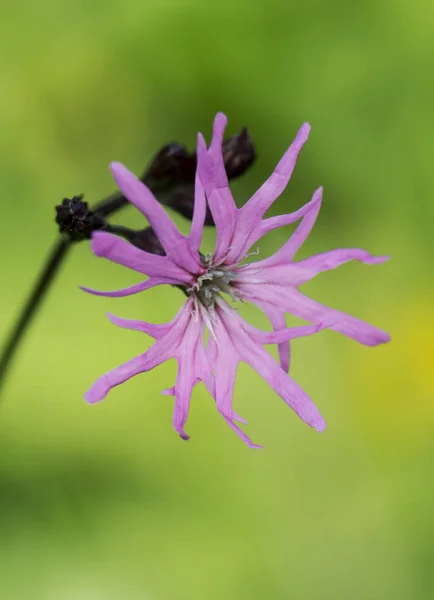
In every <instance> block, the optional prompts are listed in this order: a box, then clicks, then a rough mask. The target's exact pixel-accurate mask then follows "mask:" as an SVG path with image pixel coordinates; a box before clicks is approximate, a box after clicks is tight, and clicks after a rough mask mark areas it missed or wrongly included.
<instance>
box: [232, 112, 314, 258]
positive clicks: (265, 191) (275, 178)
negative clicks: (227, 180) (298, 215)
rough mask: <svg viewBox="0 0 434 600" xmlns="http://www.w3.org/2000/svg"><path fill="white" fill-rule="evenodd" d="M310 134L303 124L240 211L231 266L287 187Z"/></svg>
mask: <svg viewBox="0 0 434 600" xmlns="http://www.w3.org/2000/svg"><path fill="white" fill-rule="evenodd" d="M309 132H310V125H309V123H304V125H302V126H301V128H300V129H299V131H298V133H297V136H296V138H295V140H294V142H293V143H292V144H291V146H290V147H289V148H288V150H287V151H286V152H285V154H284V155H283V157H282V158H281V159H280V161H279V163H278V165H277V167H276V168H275V170H274V172H273V173H272V174H271V175H270V177H269V178H268V179H267V181H265V183H263V184H262V186H261V187H260V188H259V190H258V191H257V192H255V194H254V195H253V196H252V197H251V198H250V200H249V201H248V202H247V203H246V204H245V205H244V206H243V207H242V208H241V209H240V211H239V214H238V219H237V227H236V229H235V232H234V236H233V239H232V243H231V252H230V262H231V263H232V262H237V261H238V260H240V259H241V257H242V256H243V254H245V252H246V246H247V245H248V243H249V242H248V239H249V237H250V235H251V233H252V232H253V231H254V230H255V229H256V228H257V227H259V226H260V223H261V220H262V217H263V216H264V215H265V213H266V212H267V210H268V209H269V208H270V206H271V205H272V204H273V202H275V200H277V198H278V197H279V196H280V195H281V193H282V192H283V190H284V189H285V188H286V186H287V185H288V182H289V180H290V178H291V175H292V172H293V171H294V167H295V164H296V162H297V157H298V155H299V153H300V151H301V149H302V147H303V146H304V144H305V142H306V140H307V138H308V136H309ZM253 243H254V242H253Z"/></svg>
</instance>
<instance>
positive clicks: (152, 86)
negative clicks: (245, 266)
mask: <svg viewBox="0 0 434 600" xmlns="http://www.w3.org/2000/svg"><path fill="white" fill-rule="evenodd" d="M433 26H434V5H433V3H432V2H428V1H426V0H414V1H413V2H411V3H408V2H404V1H401V0H367V1H366V0H364V1H363V2H346V1H344V0H333V1H321V0H316V1H315V0H307V1H303V2H302V1H301V0H298V1H289V0H274V1H269V2H264V1H261V0H235V1H234V0H231V1H228V0H220V2H218V3H211V4H210V3H204V2H199V0H180V1H176V0H142V1H139V0H124V2H118V1H114V0H104V1H97V0H62V2H60V3H59V2H54V1H53V0H40V1H39V2H31V1H30V0H27V1H24V0H21V1H20V0H17V1H16V2H14V3H6V2H4V3H2V6H1V19H0V73H1V75H0V132H1V143H0V155H1V161H0V194H1V209H0V214H1V222H2V234H1V241H0V247H1V259H0V260H1V263H0V264H1V278H2V293H1V295H0V332H1V334H2V335H3V336H6V334H7V332H8V330H9V328H10V326H11V324H12V322H13V319H14V317H15V315H16V314H17V310H18V309H19V307H20V305H21V303H22V302H23V300H24V298H25V297H26V294H27V293H28V291H29V288H30V286H31V284H32V282H33V281H34V280H35V277H36V275H37V273H38V270H39V269H40V268H41V266H42V263H43V261H44V260H45V257H46V255H47V253H48V250H49V248H50V246H51V244H52V243H53V242H54V240H55V239H56V228H55V225H54V224H53V207H54V205H55V204H57V203H58V202H59V201H60V200H61V199H62V198H63V197H65V196H72V195H73V194H77V193H81V192H83V193H85V195H86V199H87V200H88V201H89V202H94V201H97V200H99V199H100V198H101V197H103V196H104V195H106V194H108V193H110V192H111V191H113V189H114V186H113V182H112V180H111V177H110V174H109V172H108V168H107V165H108V163H109V162H110V161H111V160H114V159H116V160H121V161H123V162H125V163H126V164H127V165H128V166H129V167H130V168H131V169H132V170H133V171H135V172H141V171H142V169H143V167H144V166H145V164H146V163H147V162H148V160H149V159H150V158H151V156H152V155H153V153H154V152H155V151H156V150H157V149H158V148H159V147H160V146H161V145H163V144H165V143H167V142H168V141H172V140H176V141H179V142H183V143H186V144H188V145H189V146H190V147H194V143H195V136H196V132H197V131H198V130H201V131H203V132H204V133H205V135H206V136H207V137H208V139H209V135H210V130H211V124H212V119H213V117H214V114H215V112H216V111H217V110H222V111H224V112H226V114H227V115H228V117H229V130H228V132H229V133H234V132H236V131H238V130H239V128H240V127H241V126H243V125H247V126H248V127H249V130H250V132H251V135H252V136H253V138H254V140H255V143H256V147H257V150H258V160H257V163H256V165H255V167H254V168H253V169H252V170H251V171H250V172H249V173H248V174H247V175H246V176H245V177H244V178H243V179H242V180H239V181H238V182H236V183H235V184H234V185H233V191H234V194H235V195H236V199H237V201H238V202H239V203H240V204H241V203H243V202H244V201H245V200H246V199H247V198H248V197H249V195H250V194H251V193H252V192H253V191H254V190H255V189H256V187H257V186H258V185H259V184H260V183H262V181H263V180H264V179H265V178H266V177H267V176H268V174H269V173H270V172H271V171H272V169H273V167H274V165H275V163H276V162H277V160H278V159H279V157H280V156H281V154H282V153H283V151H284V150H285V149H286V148H287V147H288V145H289V144H290V142H291V141H292V139H293V137H294V135H295V133H296V131H297V129H298V127H299V126H300V125H301V123H303V122H304V121H309V122H310V123H311V125H312V133H311V136H310V139H309V142H308V143H307V145H306V146H305V148H304V150H303V152H302V154H301V157H300V160H299V163H298V165H297V168H296V171H295V173H294V176H293V178H292V182H291V184H290V186H289V187H288V189H287V191H286V193H285V194H283V195H282V197H281V198H280V199H279V201H278V202H277V203H276V205H275V207H274V211H275V213H282V212H288V211H290V210H293V209H296V208H298V207H299V206H301V205H302V204H303V203H305V202H306V201H308V200H309V199H310V197H311V194H312V192H313V191H314V189H316V188H317V187H318V186H319V185H321V184H322V185H324V188H325V197H324V204H323V209H322V213H321V215H320V218H319V220H318V222H317V225H316V227H315V229H314V233H313V234H312V236H311V237H310V239H309V240H308V242H307V243H306V244H305V246H304V247H303V250H302V252H301V256H305V255H307V254H310V253H312V252H320V251H323V250H326V249H329V248H332V247H339V246H348V245H349V246H358V247H363V248H367V249H369V250H370V251H372V252H373V253H378V254H384V253H390V254H392V256H393V260H392V261H391V262H390V263H387V264H385V265H379V266H376V267H368V266H363V265H360V264H357V263H355V264H349V265H346V266H344V267H342V268H340V269H339V270H337V271H334V272H330V273H329V274H325V275H323V276H321V277H319V278H317V280H315V281H314V282H312V283H311V284H309V285H308V286H306V288H305V291H306V292H307V293H309V294H311V295H312V296H313V297H315V298H316V299H318V300H320V301H323V302H324V303H329V304H331V305H333V306H335V307H337V308H340V309H342V310H346V311H348V312H350V313H353V314H354V315H357V316H359V317H361V318H364V319H366V320H368V321H370V322H372V323H374V324H376V325H377V326H379V327H381V328H383V329H386V330H388V331H390V333H391V334H392V338H393V341H392V343H390V344H388V345H386V346H382V347H379V348H374V349H371V348H365V347H362V346H360V345H358V344H356V343H355V342H353V341H351V340H348V339H346V338H344V337H343V336H340V335H339V334H335V333H333V332H323V333H321V334H319V335H317V336H314V337H312V338H310V339H303V340H299V341H296V342H295V343H294V344H293V362H292V374H293V376H294V378H295V379H296V380H297V381H298V382H299V383H300V384H301V385H302V386H303V387H304V388H305V389H306V390H307V391H308V393H309V394H310V395H311V396H312V398H313V399H314V400H315V402H316V403H317V405H318V406H319V407H320V409H321V411H322V413H323V414H324V416H325V418H326V420H327V422H328V429H327V430H326V432H325V433H324V434H321V435H319V434H316V433H315V432H314V431H313V430H311V429H309V428H308V427H306V426H305V425H304V424H303V423H301V422H300V421H299V420H298V419H297V417H296V416H295V415H294V414H293V413H292V412H291V411H290V410H288V408H287V407H286V406H285V405H284V403H283V402H282V401H281V400H280V399H279V398H278V397H277V396H276V395H275V394H274V393H273V392H272V391H271V390H270V389H269V388H268V387H267V385H266V384H265V383H264V382H263V381H262V380H261V379H260V378H259V376H258V375H256V374H255V373H253V372H251V371H250V370H249V368H247V367H245V368H241V370H240V376H239V379H238V384H237V388H236V394H235V397H236V401H235V404H236V407H237V410H238V411H239V412H240V413H242V414H243V415H244V416H246V417H247V419H248V421H249V426H248V432H249V434H250V435H251V437H252V438H253V440H254V441H256V442H258V443H263V444H264V445H265V449H264V450H262V451H251V450H249V449H248V448H247V447H245V446H244V445H243V444H242V442H241V441H240V440H239V439H238V438H237V437H236V436H235V435H234V434H233V433H232V432H231V431H230V430H229V428H227V426H226V425H225V423H224V421H223V420H222V419H221V418H219V416H218V415H217V413H216V411H215V408H214V405H213V402H212V400H211V399H210V398H209V397H208V396H207V394H206V392H205V391H204V390H202V389H200V388H197V389H196V390H195V392H194V397H193V402H192V409H191V416H190V419H189V423H188V431H189V433H190V434H191V440H190V441H189V442H188V443H184V442H182V441H181V440H180V439H179V438H178V437H177V435H176V434H175V433H174V431H173V430H172V426H171V411H172V400H171V399H169V398H165V397H162V396H160V394H159V391H160V390H161V389H162V388H163V387H167V386H169V385H171V384H172V381H173V377H174V374H175V365H174V364H168V365H166V366H164V367H161V368H159V369H158V370H156V371H154V372H152V373H150V374H148V375H142V376H140V377H137V378H136V379H134V380H132V381H130V382H129V383H128V384H126V385H124V386H122V387H121V388H117V389H116V390H114V391H113V392H112V393H111V394H110V396H109V397H108V398H107V400H106V401H104V402H103V403H101V404H99V405H96V406H92V407H89V406H87V405H86V404H85V402H84V401H83V398H82V397H83V393H84V391H85V390H86V389H87V388H88V387H89V385H90V384H91V383H92V381H93V380H94V379H95V378H96V377H97V376H99V375H100V374H102V373H103V372H105V371H106V370H109V369H110V368H112V367H114V366H116V365H118V364H119V363H121V362H123V361H125V360H127V359H128V358H130V357H132V356H134V355H136V354H139V353H141V352H143V351H144V350H145V349H146V348H147V347H148V345H149V343H150V340H149V339H148V338H147V337H146V336H142V335H140V334H138V333H134V332H128V331H122V330H119V329H116V328H115V327H113V325H111V324H110V323H109V322H108V321H107V319H106V317H105V313H106V312H107V311H112V312H114V313H115V314H118V315H120V316H124V317H131V318H132V317H134V318H143V319H145V320H150V321H155V322H162V321H166V320H168V319H170V318H171V317H172V316H173V315H174V314H175V311H177V309H178V306H179V305H180V302H181V297H180V294H179V292H178V291H177V290H172V291H171V290H170V289H165V288H157V289H154V290H152V291H149V292H147V293H146V294H141V295H139V296H135V297H131V298H126V299H117V300H116V299H113V300H110V299H103V298H95V297H90V296H87V295H85V294H83V293H82V292H80V291H79V289H78V285H80V284H83V285H88V286H91V287H96V288H100V289H117V288H119V287H122V286H124V285H129V284H132V283H135V282H136V281H138V280H139V279H138V277H137V276H136V275H135V274H134V273H132V272H128V271H127V270H124V269H122V268H120V267H117V266H116V265H113V264H110V263H106V262H104V261H102V260H99V259H96V258H94V257H93V256H92V255H91V253H90V251H89V248H88V246H87V244H83V245H78V246H77V247H76V248H74V251H73V252H72V253H71V255H70V256H69V258H68V260H67V262H66V264H65V266H64V268H63V269H62V271H61V273H60V275H59V277H58V279H57V280H56V283H55V285H54V286H53V289H52V290H51V292H50V294H49V297H48V299H47V301H46V303H45V304H44V306H43V309H42V310H41V312H40V314H39V315H38V319H37V321H36V322H35V324H34V326H33V327H32V329H31V332H30V334H29V336H28V338H27V339H26V342H25V344H24V345H23V347H22V349H21V351H20V353H19V355H18V357H17V360H16V361H15V362H14V365H13V370H12V371H11V373H10V377H9V379H8V384H7V386H6V387H5V388H4V389H3V391H2V396H1V398H0V402H1V404H0V597H1V598H5V599H6V598H7V599H8V600H18V599H19V600H20V599H22V598H31V599H32V600H39V599H41V600H121V599H122V600H148V599H149V600H166V599H176V600H177V599H180V600H183V599H189V600H190V599H192V600H194V599H198V600H199V599H201V600H202V599H204V598H206V599H207V600H208V599H209V600H221V599H222V598H227V599H234V600H235V599H236V600H243V599H249V600H250V599H252V598H253V599H256V598H258V599H262V598H272V599H274V600H283V599H285V600H286V599H297V600H311V599H312V600H313V599H321V600H326V599H329V598H330V599H333V600H347V599H348V598H351V600H377V599H378V600H380V599H381V600H385V599H393V600H398V599H409V598H412V599H417V600H422V599H431V598H433V597H434V570H433V564H434V512H433V501H434V487H433V486H434V483H433V465H434V439H433V431H434V390H433V367H432V364H433V358H434V350H433V335H434V309H433V306H434V302H433V290H434V283H433V262H432V258H433V249H434V245H433V224H434V223H433V220H434V219H433V213H434V210H433V206H434V201H433V194H434V184H433V179H432V173H433V166H432V165H433V160H434V142H433V137H434V134H433V131H434V117H433V114H434V111H433V106H434V86H433V78H432V72H433V67H434V36H433V30H434V29H433ZM116 221H117V222H120V223H124V224H127V225H131V226H141V225H142V224H143V221H142V217H141V216H140V215H139V214H138V213H137V212H136V211H135V210H134V209H132V208H128V209H126V210H125V211H124V212H123V213H122V214H120V215H119V216H118V217H117V218H116ZM177 222H178V223H179V224H180V225H181V226H182V227H185V225H186V223H184V222H182V219H180V218H178V219H177ZM287 235H288V232H287V231H281V232H279V233H276V234H275V235H273V236H271V237H270V239H268V240H267V241H266V242H265V243H264V244H262V245H261V256H265V255H267V253H269V252H271V251H272V250H273V249H275V248H277V247H278V246H279V244H281V243H282V242H283V240H284V238H285V236H287ZM207 242H208V244H209V246H211V243H212V232H209V233H208V235H207ZM245 314H246V315H247V316H248V317H249V318H251V319H253V321H254V322H255V323H256V324H257V325H260V326H263V325H265V321H264V320H263V319H262V317H260V316H259V315H258V314H257V313H256V312H255V311H253V310H251V309H249V308H247V309H245Z"/></svg>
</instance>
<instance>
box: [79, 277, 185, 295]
mask: <svg viewBox="0 0 434 600" xmlns="http://www.w3.org/2000/svg"><path fill="white" fill-rule="evenodd" d="M163 284H169V285H176V284H177V282H176V281H175V280H173V279H167V278H165V277H151V278H150V279H148V280H147V281H141V282H140V283H136V284H135V285H130V286H129V287H126V288H123V289H122V290H115V291H113V292H102V291H100V290H94V289H93V288H88V287H84V286H82V285H81V286H79V287H80V289H81V290H83V292H87V293H88V294H93V295H94V296H107V297H108V298H123V297H125V296H132V295H133V294H139V293H140V292H144V291H145V290H149V289H150V288H153V287H155V286H157V285H163Z"/></svg>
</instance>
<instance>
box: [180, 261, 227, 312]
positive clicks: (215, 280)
mask: <svg viewBox="0 0 434 600" xmlns="http://www.w3.org/2000/svg"><path fill="white" fill-rule="evenodd" d="M202 264H203V266H204V267H206V269H207V270H206V272H205V273H204V274H203V275H199V277H198V278H197V280H196V283H194V284H193V285H192V286H191V288H189V289H188V290H187V292H188V293H189V294H194V296H195V297H196V298H197V299H198V300H199V301H200V303H201V304H202V305H203V306H205V308H212V307H213V306H214V304H215V300H216V297H217V296H219V295H220V294H221V292H224V293H226V294H229V296H230V297H231V298H232V299H233V300H235V299H236V298H235V296H234V292H233V288H232V287H231V282H232V280H233V279H235V278H236V276H237V274H236V272H235V271H232V270H230V269H229V268H227V267H225V266H221V265H219V266H216V267H215V266H213V264H212V256H211V255H209V254H207V255H206V256H205V257H202Z"/></svg>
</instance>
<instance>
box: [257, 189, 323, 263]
mask: <svg viewBox="0 0 434 600" xmlns="http://www.w3.org/2000/svg"><path fill="white" fill-rule="evenodd" d="M322 191H323V189H322V187H320V188H318V189H317V190H316V191H315V192H314V194H313V196H312V200H311V201H310V202H309V204H308V205H307V206H310V207H311V208H310V210H309V211H307V212H306V213H305V215H304V216H303V218H302V220H301V223H300V224H299V225H298V227H297V229H296V230H295V231H294V233H293V234H292V235H291V237H290V238H289V240H288V241H287V242H286V243H285V244H284V245H283V246H282V247H281V248H280V250H278V251H277V252H276V253H275V254H273V255H272V256H270V258H266V259H265V260H264V261H260V264H261V265H262V266H264V267H265V266H266V267H270V266H272V265H277V264H288V263H289V262H291V261H292V259H293V258H294V256H295V254H296V252H297V251H298V250H299V249H300V248H301V246H302V244H303V243H304V242H305V241H306V238H307V237H308V235H309V233H310V232H311V231H312V227H313V226H314V224H315V221H316V219H317V217H318V213H319V211H320V208H321V200H322ZM258 266H259V264H258Z"/></svg>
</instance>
